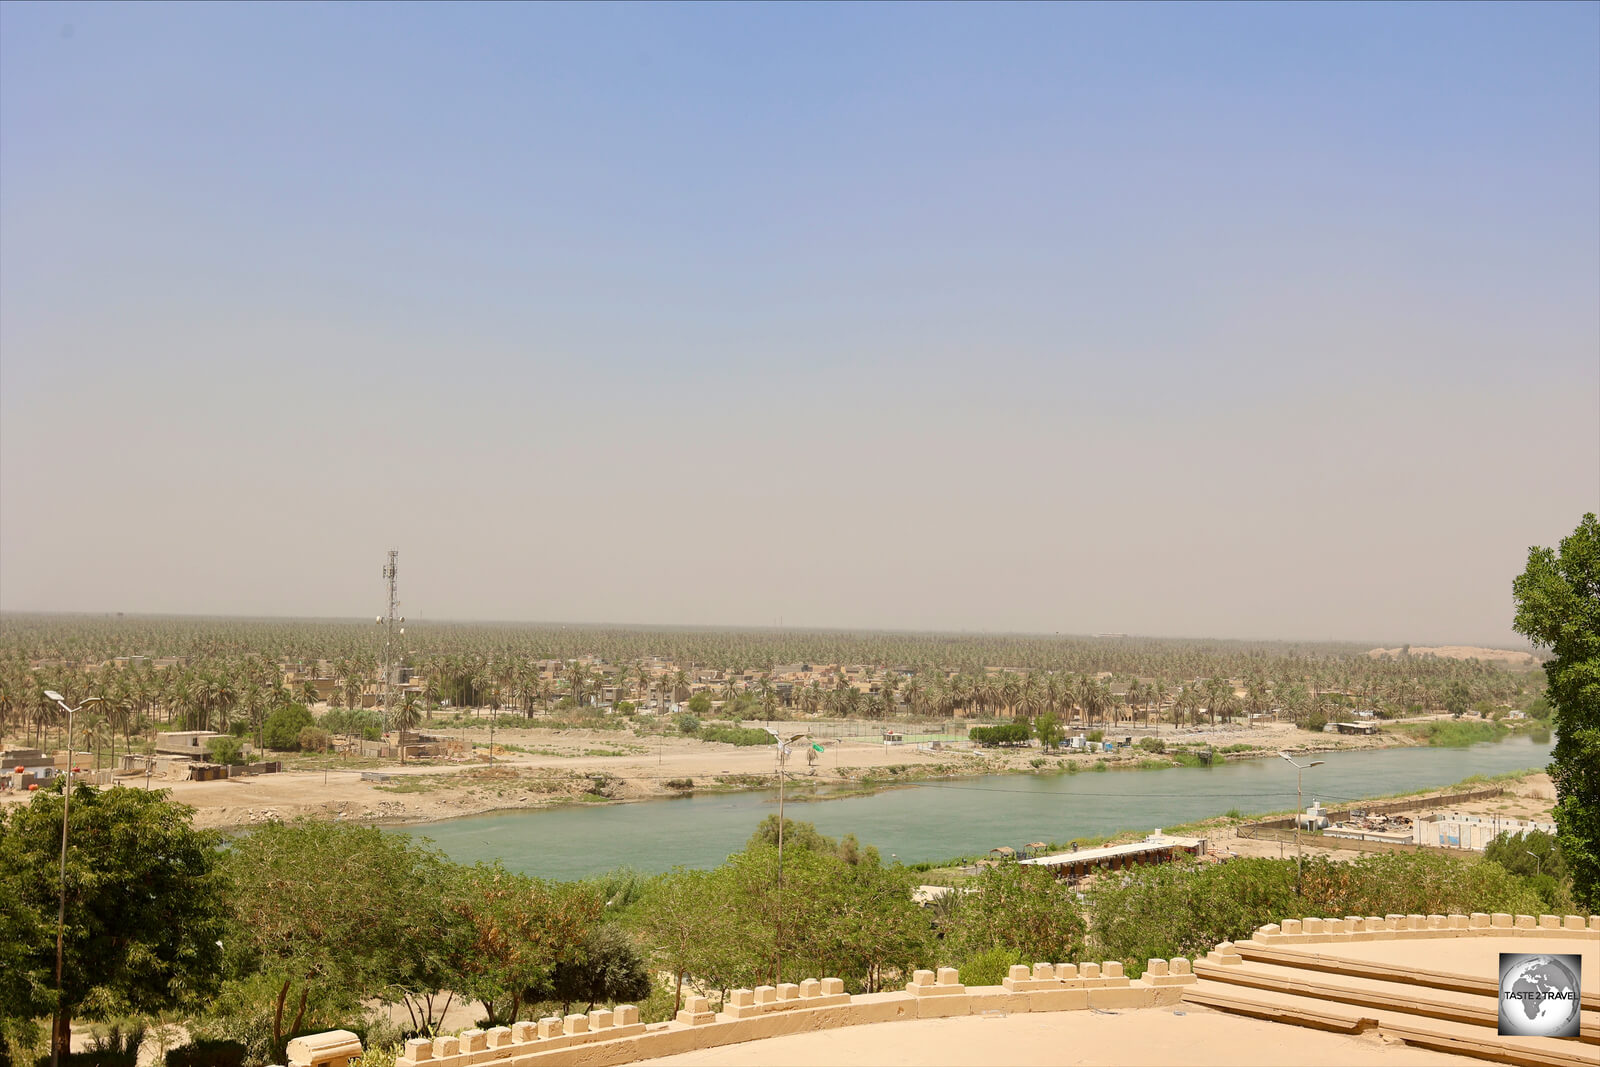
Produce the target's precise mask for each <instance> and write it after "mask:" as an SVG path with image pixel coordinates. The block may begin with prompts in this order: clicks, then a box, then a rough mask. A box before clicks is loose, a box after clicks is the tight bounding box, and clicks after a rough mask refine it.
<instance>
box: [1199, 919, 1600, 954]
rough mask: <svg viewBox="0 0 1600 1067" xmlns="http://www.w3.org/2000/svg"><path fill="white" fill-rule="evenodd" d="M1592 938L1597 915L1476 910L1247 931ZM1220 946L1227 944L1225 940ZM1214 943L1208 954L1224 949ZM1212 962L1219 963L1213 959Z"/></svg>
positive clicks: (1308, 936) (1259, 935)
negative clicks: (1468, 913) (1460, 913)
mask: <svg viewBox="0 0 1600 1067" xmlns="http://www.w3.org/2000/svg"><path fill="white" fill-rule="evenodd" d="M1480 934H1481V935H1485V936H1491V937H1503V936H1506V935H1515V936H1517V937H1531V938H1540V937H1562V938H1571V937H1591V936H1592V937H1596V938H1600V915H1591V916H1589V917H1588V918H1585V917H1584V916H1582V915H1538V916H1534V915H1509V914H1506V913H1504V912H1494V913H1492V914H1490V913H1486V912H1481V911H1480V912H1474V913H1472V914H1471V915H1384V916H1376V915H1374V916H1366V917H1363V916H1359V915H1347V916H1345V917H1344V918H1342V919H1325V918H1324V919H1318V918H1305V919H1285V920H1283V922H1282V923H1268V924H1267V925H1266V926H1263V927H1260V928H1259V929H1257V930H1256V931H1255V933H1253V934H1252V935H1250V940H1252V941H1254V942H1255V943H1256V944H1260V945H1294V944H1300V943H1302V942H1338V941H1387V940H1393V939H1396V938H1428V937H1435V938H1437V937H1472V936H1476V935H1480ZM1222 945H1231V942H1227V941H1224V942H1223V943H1222ZM1222 945H1218V946H1217V949H1216V950H1213V951H1212V952H1211V953H1209V954H1208V955H1207V958H1208V959H1211V958H1212V957H1214V956H1216V955H1217V952H1218V951H1221V950H1222ZM1213 962H1217V961H1215V960H1213Z"/></svg>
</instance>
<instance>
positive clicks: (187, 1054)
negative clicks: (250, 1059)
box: [166, 1037, 245, 1067]
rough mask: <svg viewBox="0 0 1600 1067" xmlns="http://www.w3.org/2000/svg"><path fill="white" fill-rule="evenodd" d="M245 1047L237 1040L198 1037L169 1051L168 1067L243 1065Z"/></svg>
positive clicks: (233, 1066) (238, 1066) (240, 1066)
mask: <svg viewBox="0 0 1600 1067" xmlns="http://www.w3.org/2000/svg"><path fill="white" fill-rule="evenodd" d="M244 1058H245V1047H244V1046H243V1045H241V1044H240V1043H239V1042H237V1041H228V1040H211V1039H208V1038H203V1037H198V1038H195V1039H194V1040H193V1041H190V1042H189V1043H188V1044H187V1045H180V1046H178V1047H177V1048H175V1049H171V1050H169V1051H168V1052H167V1060H166V1062H167V1067H242V1065H243V1063H244Z"/></svg>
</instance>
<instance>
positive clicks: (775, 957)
mask: <svg viewBox="0 0 1600 1067" xmlns="http://www.w3.org/2000/svg"><path fill="white" fill-rule="evenodd" d="M763 729H765V730H766V731H767V733H769V734H771V735H772V739H773V740H774V741H776V742H777V743H778V898H777V907H776V909H775V915H776V920H775V921H776V926H777V936H776V937H775V938H774V939H773V943H772V971H773V977H772V984H773V985H777V984H778V983H780V982H782V981H783V765H784V762H785V761H786V760H788V758H789V746H790V745H792V744H794V743H795V742H796V741H799V740H802V739H803V738H804V737H805V736H806V735H805V734H803V733H799V734H793V735H791V736H790V737H788V738H787V739H785V738H783V737H781V736H779V734H778V731H776V730H774V729H773V728H772V727H770V726H767V727H763Z"/></svg>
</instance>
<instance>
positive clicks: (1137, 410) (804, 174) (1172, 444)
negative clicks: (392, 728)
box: [0, 3, 1600, 643]
mask: <svg viewBox="0 0 1600 1067" xmlns="http://www.w3.org/2000/svg"><path fill="white" fill-rule="evenodd" d="M1597 507H1600V5H1596V4H1592V3H1590V4H1555V5H1538V4H1517V5H1493V4H1471V5H1449V4H1425V5H1396V6H1388V5H1284V6H1272V5H1259V4H1251V5H1232V6H1209V5H1198V4H1197V5H1164V6H1141V5H1127V4H1119V5H1109V6H1089V5H1068V6H1044V5H1025V6H1005V5H939V6H920V5H872V6H847V5H822V4H814V5H793V6H787V5H765V6H735V5H706V6H674V5H664V4H662V5H639V6H626V5H622V6H599V5H582V6H566V7H563V6H553V5H534V6H526V7H514V6H510V5H483V6H473V5H450V6H442V5H441V6H432V5H421V4H415V5H403V6H384V5H351V6H340V5H328V6H324V5H316V6H294V5H244V4H238V5H217V6H204V5H173V6H164V5H152V4H141V5H124V6H106V5H81V4H73V5H60V4H26V3H8V4H6V5H4V7H3V8H0V608H4V609H7V610H25V609H49V610H127V611H203V612H221V613H229V614H254V613H274V614H301V615H321V614H327V615H347V616H348V615H360V614H364V613H367V612H369V611H376V610H377V609H378V608H380V607H381V601H382V590H381V588H380V585H379V582H378V579H377V576H378V570H379V567H380V565H381V563H382V558H383V552H384V550H386V549H387V548H390V547H398V548H399V549H400V550H401V553H402V555H401V561H402V585H403V590H402V592H403V596H404V598H405V600H406V603H407V608H408V610H410V611H411V612H412V613H414V614H415V615H418V616H427V617H434V618H440V617H456V618H462V617H493V618H526V619H567V620H610V621H632V622H659V623H678V622H683V623H727V624H747V623H748V624H771V623H774V622H776V621H778V619H779V618H780V617H781V618H782V619H783V620H784V622H785V623H786V624H790V625H833V626H892V627H910V628H941V629H991V630H993V629H1023V630H1042V631H1055V630H1059V631H1063V632H1066V631H1073V632H1080V631H1108V630H1111V631H1126V632H1137V633H1160V634H1201V635H1216V636H1261V637H1277V636H1283V637H1349V638H1368V637H1370V638H1372V639H1375V640H1379V639H1382V640H1411V641H1413V642H1416V643H1425V642H1429V641H1439V640H1464V641H1489V640H1500V641H1503V640H1506V639H1508V636H1509V635H1508V630H1509V619H1510V615H1511V611H1512V608H1511V603H1510V580H1511V577H1512V576H1513V575H1514V574H1515V573H1516V572H1517V571H1518V570H1520V569H1521V566H1522V563H1523V561H1524V557H1525V554H1526V550H1527V548H1528V546H1529V545H1531V544H1552V543H1554V542H1555V541H1556V540H1558V539H1559V538H1560V537H1561V536H1563V535H1564V534H1566V533H1568V532H1570V531H1571V530H1572V528H1573V527H1574V526H1575V525H1576V523H1577V521H1578V518H1579V516H1580V515H1581V513H1582V512H1584V511H1586V510H1593V509H1595V508H1597Z"/></svg>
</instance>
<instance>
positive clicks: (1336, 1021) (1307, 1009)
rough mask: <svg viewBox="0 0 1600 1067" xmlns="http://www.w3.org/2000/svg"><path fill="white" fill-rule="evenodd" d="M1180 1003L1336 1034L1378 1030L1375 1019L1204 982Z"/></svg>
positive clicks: (1297, 999)
mask: <svg viewBox="0 0 1600 1067" xmlns="http://www.w3.org/2000/svg"><path fill="white" fill-rule="evenodd" d="M1183 1002H1184V1003H1185V1004H1201V1005H1204V1006H1206V1007H1210V1008H1216V1009H1218V1010H1220V1011H1226V1012H1231V1013H1233V1014H1235V1015H1249V1016H1253V1017H1255V1018H1257V1019H1267V1020H1270V1021H1272V1022H1282V1023H1289V1024H1291V1025H1294V1026H1305V1027H1309V1028H1310V1029H1312V1030H1330V1031H1332V1032H1334V1033H1337V1034H1359V1033H1364V1032H1366V1031H1368V1030H1374V1029H1376V1028H1377V1026H1378V1020H1377V1019H1376V1018H1374V1017H1372V1016H1363V1015H1362V1014H1361V1013H1360V1012H1357V1011H1354V1010H1340V1009H1339V1008H1338V1007H1334V1006H1329V1005H1324V1004H1318V1003H1316V1002H1314V1001H1308V1000H1305V999H1303V998H1300V997H1294V996H1288V995H1273V994H1271V993H1263V992H1261V991H1258V990H1244V989H1240V988H1239V987H1236V986H1232V985H1228V984H1226V983H1223V982H1216V981H1210V980H1207V979H1204V978H1202V979H1201V980H1200V981H1198V982H1196V983H1195V984H1194V985H1191V986H1188V987H1187V988H1185V989H1184V991H1183Z"/></svg>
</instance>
